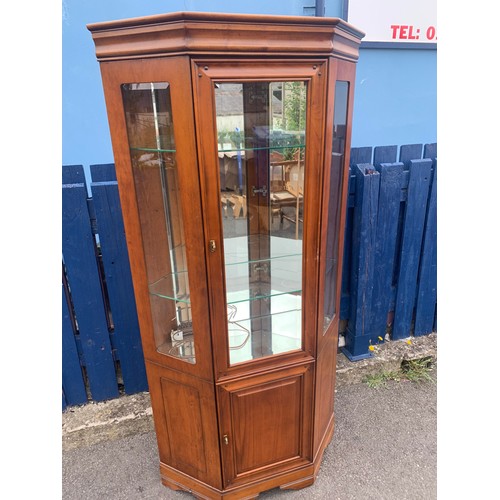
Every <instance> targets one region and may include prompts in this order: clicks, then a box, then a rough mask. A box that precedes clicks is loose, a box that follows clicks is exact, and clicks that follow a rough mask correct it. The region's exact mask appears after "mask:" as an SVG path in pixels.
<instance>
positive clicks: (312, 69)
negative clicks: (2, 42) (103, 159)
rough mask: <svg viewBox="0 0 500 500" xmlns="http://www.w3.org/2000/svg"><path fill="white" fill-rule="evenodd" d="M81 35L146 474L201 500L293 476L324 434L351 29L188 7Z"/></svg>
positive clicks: (285, 483) (309, 468)
mask: <svg viewBox="0 0 500 500" xmlns="http://www.w3.org/2000/svg"><path fill="white" fill-rule="evenodd" d="M88 28H89V30H90V31H91V33H92V37H93V40H94V43H95V47H96V54H97V58H98V60H99V62H100V67H101V73H102V81H103V86H104V94H105V98H106V107H107V112H108V118H109V125H110V129H111V138H112V144H113V152H114V157H115V164H116V174H117V179H118V186H119V192H120V198H121V204H122V209H123V216H124V222H125V230H126V236H127V244H128V250H129V256H130V262H131V268H132V276H133V282H134V290H135V295H136V302H137V310H138V315H139V322H140V329H141V336H142V342H143V346H144V355H145V360H146V367H147V374H148V380H149V388H150V394H151V403H152V408H153V415H154V422H155V428H156V435H157V439H158V447H159V454H160V471H161V479H162V481H163V483H164V484H165V485H167V486H169V487H171V488H173V489H181V490H187V491H190V492H192V493H193V495H195V496H196V497H198V498H209V499H222V498H227V499H243V498H245V499H248V498H256V497H257V496H258V494H259V493H260V492H262V491H264V490H267V489H270V488H274V487H278V486H279V487H281V488H283V489H298V488H302V487H305V486H308V485H310V484H312V483H313V482H314V479H315V477H316V474H317V472H318V470H319V466H320V462H321V458H322V456H323V452H324V450H325V447H326V446H327V444H328V443H329V442H330V439H331V437H332V433H333V427H334V412H333V403H334V384H335V360H336V353H337V343H338V326H339V314H338V311H339V299H340V278H341V272H340V270H341V267H342V249H343V234H344V220H345V211H346V200H347V183H348V176H347V172H348V165H349V150H350V140H351V117H352V109H353V95H354V75H355V63H356V61H357V59H358V49H359V44H360V41H361V38H362V37H363V33H362V32H361V31H359V30H358V29H356V28H354V27H353V26H351V25H349V24H347V23H345V22H344V21H342V20H339V19H331V18H315V17H284V16H261V15H234V14H211V13H192V12H190V13H173V14H165V15H157V16H149V17H143V18H138V19H127V20H121V21H112V22H104V23H97V24H92V25H89V26H88Z"/></svg>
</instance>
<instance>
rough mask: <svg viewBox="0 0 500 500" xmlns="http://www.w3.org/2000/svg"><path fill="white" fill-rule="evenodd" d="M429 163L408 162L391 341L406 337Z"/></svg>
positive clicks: (427, 183) (425, 206) (413, 300)
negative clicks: (406, 191) (408, 169)
mask: <svg viewBox="0 0 500 500" xmlns="http://www.w3.org/2000/svg"><path fill="white" fill-rule="evenodd" d="M431 166H432V160H430V159H424V160H411V161H410V173H409V175H410V176H409V180H408V199H407V202H406V210H405V216H404V226H403V235H402V242H401V259H400V266H399V275H398V280H397V291H396V303H395V309H394V325H393V330H392V336H391V338H392V339H393V340H397V339H403V338H406V337H409V336H410V333H411V324H412V320H413V311H414V306H415V296H416V286H417V276H418V268H419V262H420V252H421V248H422V236H423V228H424V222H425V214H426V209H427V200H428V197H429V184H430V177H431Z"/></svg>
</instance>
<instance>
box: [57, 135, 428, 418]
mask: <svg viewBox="0 0 500 500" xmlns="http://www.w3.org/2000/svg"><path fill="white" fill-rule="evenodd" d="M436 151H437V149H436V144H426V145H425V146H423V145H421V144H413V145H404V146H401V147H400V148H399V158H398V147H397V146H384V147H376V148H371V147H369V148H353V149H352V150H351V167H350V178H349V200H348V211H347V220H346V240H345V249H344V267H343V275H342V299H341V311H340V319H341V320H344V321H343V323H345V324H346V326H347V327H346V329H345V332H344V334H345V346H344V347H343V348H342V350H343V352H344V353H345V354H346V356H348V357H349V359H351V360H358V359H362V358H364V357H367V356H369V355H370V351H369V346H370V344H378V343H380V340H379V337H380V338H385V335H386V333H389V335H390V338H392V339H394V340H395V339H402V338H406V337H409V336H411V335H425V334H428V333H431V332H433V331H435V330H436V300H437V299H436V170H437V168H436V167H437V160H436V157H437V153H436ZM90 172H91V180H90V181H91V182H90V186H91V190H92V197H89V195H88V193H87V188H86V179H85V174H84V169H83V167H82V166H81V165H69V166H63V182H62V201H63V213H62V223H63V224H62V230H63V248H62V251H63V273H62V277H63V279H62V284H63V286H62V337H63V340H62V351H63V352H62V369H63V377H62V380H63V392H62V406H63V409H64V408H66V407H67V406H71V405H78V404H84V403H86V402H88V401H89V400H92V401H103V400H107V399H112V398H116V397H118V396H119V395H120V394H134V393H136V392H140V391H145V390H147V389H148V386H147V380H146V372H145V366H144V359H143V353H142V347H141V342H140V334H139V326H138V321H137V313H136V307H135V300H134V294H133V288H132V280H131V275H130V267H129V261H128V253H127V247H126V242H125V233H124V228H123V220H122V215H121V208H120V202H119V198H118V186H117V182H116V176H115V171H114V165H113V164H105V165H92V166H91V167H90Z"/></svg>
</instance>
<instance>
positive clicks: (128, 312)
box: [90, 163, 148, 394]
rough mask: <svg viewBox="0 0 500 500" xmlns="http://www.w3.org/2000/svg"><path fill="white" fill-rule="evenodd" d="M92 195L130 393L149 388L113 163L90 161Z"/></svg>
mask: <svg viewBox="0 0 500 500" xmlns="http://www.w3.org/2000/svg"><path fill="white" fill-rule="evenodd" d="M90 171H91V174H92V183H91V188H92V198H93V200H94V209H95V215H96V220H97V232H98V234H99V241H100V244H101V254H102V261H103V267H104V274H105V278H106V284H107V290H108V297H109V303H110V308H111V312H112V316H113V324H114V332H113V338H114V345H115V347H116V349H117V352H116V358H117V359H118V360H119V361H120V368H121V372H122V377H123V385H124V389H125V392H126V393H127V394H134V393H137V392H141V391H146V390H147V389H148V383H147V378H146V367H145V365H144V354H143V351H142V344H141V337H140V333H139V321H138V319H137V310H136V304H135V298H134V289H133V285H132V277H131V274H130V264H129V257H128V251H127V243H126V239H125V229H124V226H123V217H122V212H121V205H120V198H119V194H118V183H117V181H116V173H115V166H114V164H112V163H111V164H105V165H91V166H90Z"/></svg>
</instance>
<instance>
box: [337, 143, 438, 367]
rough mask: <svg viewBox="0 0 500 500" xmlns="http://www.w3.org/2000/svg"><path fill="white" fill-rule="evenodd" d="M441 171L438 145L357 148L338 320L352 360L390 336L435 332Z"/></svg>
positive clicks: (344, 350)
mask: <svg viewBox="0 0 500 500" xmlns="http://www.w3.org/2000/svg"><path fill="white" fill-rule="evenodd" d="M436 172H437V145H436V144H426V145H425V146H423V145H422V144H411V145H404V146H401V147H400V148H399V159H398V147H397V146H383V147H376V148H373V149H372V148H353V149H352V150H351V166H350V177H349V200H348V213H347V221H346V241H345V252H344V267H343V272H342V299H341V313H340V318H341V319H342V320H345V321H347V328H346V329H345V331H344V334H345V346H344V347H343V348H342V351H343V352H344V353H345V354H346V356H347V357H348V358H349V359H351V360H353V361H355V360H359V359H363V358H366V357H368V356H370V355H371V353H370V350H369V346H370V345H375V344H379V343H381V341H380V338H382V339H385V338H386V334H389V337H390V338H391V339H392V340H398V339H403V338H407V337H410V336H411V335H415V336H418V335H425V334H428V333H431V332H433V331H436V307H437V284H436V281H437V280H436V254H437V248H436V225H437V223H436V188H437V175H436ZM382 342H383V340H382Z"/></svg>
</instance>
